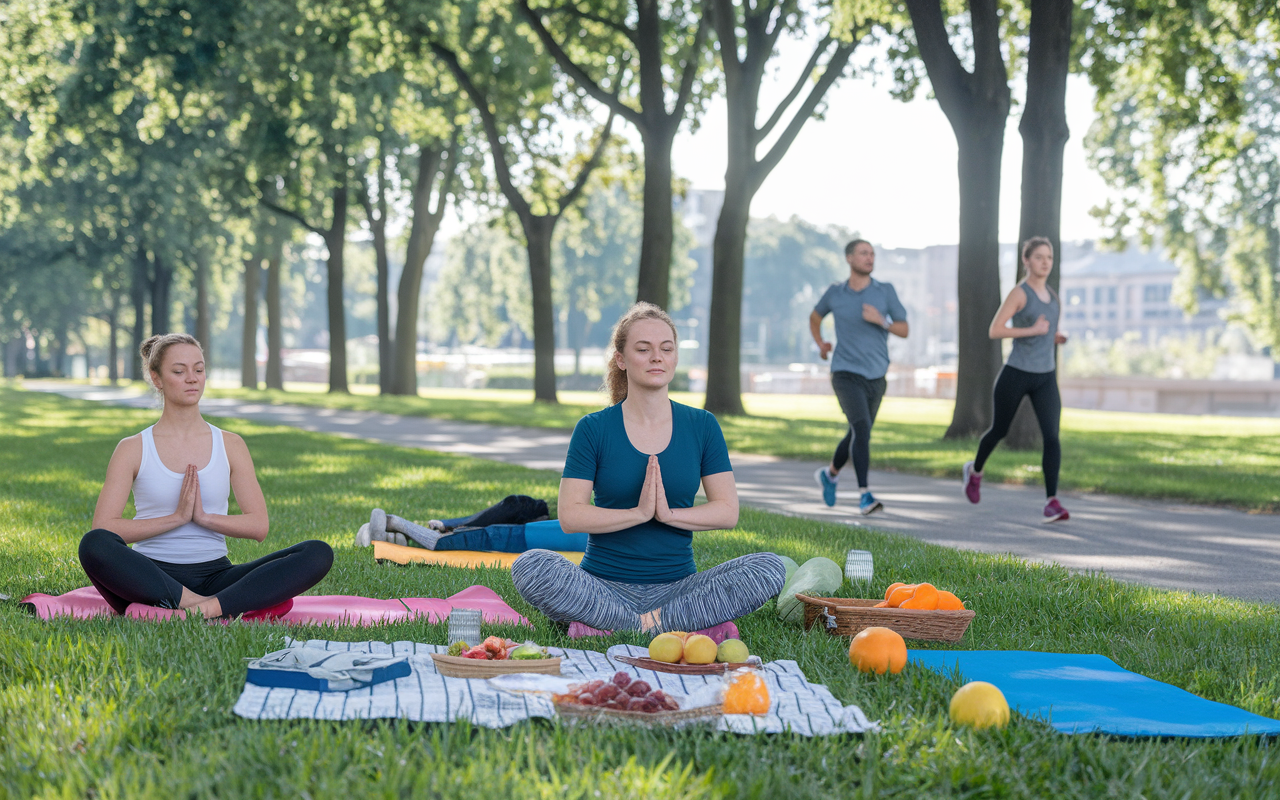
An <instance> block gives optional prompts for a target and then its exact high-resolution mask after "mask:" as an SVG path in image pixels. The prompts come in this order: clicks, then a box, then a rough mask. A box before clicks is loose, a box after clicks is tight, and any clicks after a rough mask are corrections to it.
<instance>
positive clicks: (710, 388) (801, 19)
mask: <svg viewBox="0 0 1280 800" xmlns="http://www.w3.org/2000/svg"><path fill="white" fill-rule="evenodd" d="M707 13H708V15H709V16H710V17H711V20H712V24H713V25H714V27H715V31H716V41H717V44H718V45H719V48H718V49H719V53H720V64H721V66H722V68H723V70H724V86H725V98H726V100H727V105H728V111H729V124H728V133H729V141H728V148H727V151H726V152H727V154H728V166H727V168H726V170H725V192H724V203H723V205H721V207H720V217H719V219H718V220H717V222H716V235H715V241H714V243H713V246H712V256H711V263H712V281H711V318H710V336H709V349H708V354H707V397H706V408H707V410H708V411H711V412H713V413H716V414H744V413H746V412H745V411H744V409H743V407H742V379H741V375H740V372H741V350H742V300H743V296H742V290H743V258H744V252H745V249H746V238H747V223H748V221H749V220H750V216H751V201H752V200H753V199H754V198H755V195H756V192H758V191H759V190H760V186H761V184H763V183H764V181H765V178H767V177H769V173H771V172H772V171H773V169H774V168H775V167H776V166H777V165H778V163H779V162H780V161H781V160H782V157H783V156H784V155H786V153H787V150H788V149H789V148H790V147H791V143H792V142H794V141H795V138H796V136H797V135H799V133H800V129H801V128H802V127H803V126H804V124H805V122H807V121H808V120H809V118H810V117H812V116H813V115H814V113H815V112H816V111H817V109H818V105H819V103H821V102H822V99H823V97H824V96H825V95H826V92H827V90H828V89H829V88H830V87H831V86H832V85H833V84H834V83H835V81H836V79H837V78H839V77H840V75H841V74H842V73H843V72H844V70H845V67H846V66H847V65H848V63H849V58H850V56H852V55H853V51H854V48H856V47H857V45H858V40H859V39H860V38H861V36H862V35H863V33H864V32H865V30H866V28H867V27H868V25H867V21H866V20H865V19H860V18H857V16H856V15H855V14H854V13H849V12H846V11H845V10H844V9H842V8H841V9H838V8H834V7H832V5H830V4H828V5H825V6H818V7H810V6H808V5H806V4H804V3H800V2H793V0H767V1H766V2H755V3H750V2H742V3H740V4H739V3H734V2H733V0H709V2H708V3H707ZM815 23H816V24H818V25H821V26H823V27H824V29H825V30H824V35H823V37H822V38H821V39H820V40H819V41H818V44H817V45H816V46H815V47H814V48H813V50H812V53H811V55H810V57H809V61H808V63H807V64H805V67H804V69H803V70H801V72H800V75H799V76H797V78H796V80H795V83H794V84H793V85H792V87H791V90H790V91H789V92H788V93H787V95H786V97H784V98H783V101H782V102H781V103H779V104H778V105H777V107H776V108H775V109H774V110H773V111H772V112H771V113H770V114H769V116H768V117H767V118H766V119H765V120H764V121H763V122H761V121H760V119H759V117H760V88H761V86H762V84H763V82H764V76H765V71H766V69H767V67H768V63H769V60H770V59H771V58H772V57H773V55H774V52H775V49H776V47H777V45H778V41H779V39H780V38H782V37H783V36H784V35H785V36H787V37H788V38H794V37H798V36H803V35H807V34H808V33H809V32H810V28H811V27H812V26H813V25H814V24H815ZM819 65H821V67H819ZM806 85H808V86H809V90H808V92H807V94H805V97H804V99H803V100H802V101H801V102H800V104H799V106H798V107H797V108H796V110H795V111H794V113H792V115H791V119H790V120H789V121H788V123H787V124H786V125H785V126H784V127H783V128H782V129H781V132H780V133H779V135H778V137H777V139H776V140H774V141H773V142H772V144H770V145H769V147H768V148H767V149H766V150H765V151H764V153H763V154H762V153H761V152H760V148H761V146H762V144H763V143H764V142H765V141H766V140H767V139H768V137H769V135H770V134H771V133H772V132H773V130H774V128H775V127H777V125H778V124H779V123H780V122H782V120H783V119H784V118H785V116H786V113H787V111H788V109H789V108H790V107H791V106H792V104H794V103H795V101H796V100H797V99H799V97H800V95H801V93H802V92H804V89H805V86H806Z"/></svg>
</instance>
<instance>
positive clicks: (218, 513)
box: [80, 333, 333, 617]
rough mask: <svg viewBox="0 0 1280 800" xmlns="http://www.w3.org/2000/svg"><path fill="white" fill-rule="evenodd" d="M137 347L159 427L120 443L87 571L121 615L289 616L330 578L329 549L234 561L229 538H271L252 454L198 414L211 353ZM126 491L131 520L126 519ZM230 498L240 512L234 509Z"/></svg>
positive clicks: (317, 546) (176, 343)
mask: <svg viewBox="0 0 1280 800" xmlns="http://www.w3.org/2000/svg"><path fill="white" fill-rule="evenodd" d="M141 351H142V360H143V363H144V364H146V366H147V373H148V375H149V377H150V381H151V385H152V386H153V387H155V389H156V390H157V391H158V392H159V393H160V395H161V396H162V397H163V399H164V409H163V411H162V413H161V415H160V419H159V421H157V422H156V424H154V425H152V426H151V427H149V428H147V429H146V430H144V431H142V432H141V433H139V434H137V435H135V436H130V437H129V438H127V439H124V440H123V441H121V442H120V444H119V445H118V446H117V447H116V451H115V453H114V454H113V455H112V456H111V463H110V464H109V465H108V466H107V478H106V481H105V482H104V484H103V487H102V492H101V493H100V494H99V495H98V504H97V506H96V507H95V509H94V513H93V527H94V530H91V531H89V533H87V534H85V536H84V538H83V539H82V540H81V541H80V563H81V565H82V566H83V567H84V571H85V573H86V574H87V575H88V576H89V580H91V581H92V582H93V585H94V586H95V587H97V589H98V591H99V592H100V593H101V594H102V596H103V598H105V599H106V601H107V602H108V603H109V604H110V605H111V607H112V608H113V609H115V611H116V612H117V613H121V614H123V613H124V611H125V609H126V608H127V607H128V606H129V605H130V604H131V603H141V604H144V605H153V606H161V607H164V608H181V609H195V610H198V611H200V612H201V613H202V614H203V615H204V616H206V617H236V616H240V615H242V614H243V615H247V616H278V615H280V614H283V613H285V612H287V611H288V608H289V607H290V606H292V598H293V597H295V596H297V595H299V594H301V593H302V592H305V591H306V590H307V589H310V588H311V587H312V586H314V585H315V584H317V583H319V582H320V580H321V579H322V578H324V576H325V575H326V574H327V573H328V572H329V568H330V566H332V564H333V550H332V549H330V547H329V545H328V544H326V543H324V542H321V541H315V540H312V541H306V542H301V543H299V544H296V545H293V546H292V547H289V548H287V549H285V550H280V551H277V552H275V553H271V554H270V555H267V556H264V557H263V558H259V559H257V560H256V561H253V562H250V563H248V564H240V565H233V564H232V563H231V561H230V560H229V559H228V558H227V543H226V537H228V536H231V537H235V538H238V539H253V540H254V541H257V542H261V541H263V540H264V539H265V538H266V536H267V529H268V518H267V503H266V499H265V498H264V497H263V495H262V488H261V487H260V486H259V485H258V478H257V476H256V475H255V474H254V470H253V459H252V458H251V457H250V456H249V449H248V447H247V446H246V445H245V443H244V440H243V439H241V438H240V437H239V436H237V435H236V434H234V433H227V432H225V431H221V430H219V429H218V428H215V427H214V426H213V425H210V424H209V423H208V422H205V420H204V418H203V417H201V416H200V397H201V396H202V395H203V394H204V385H205V371H204V353H203V352H202V351H201V349H200V345H199V343H198V342H196V340H195V339H194V338H192V337H191V336H188V335H186V334H181V333H170V334H165V335H163V336H152V337H151V338H150V339H148V340H147V341H145V342H143V344H142V348H141ZM131 491H132V493H133V499H134V508H135V513H134V516H133V519H126V518H125V517H124V507H125V504H126V502H127V501H128V499H129V493H130V492H131ZM232 491H234V492H235V495H236V503H237V504H238V505H239V506H240V511H241V513H239V514H228V513H227V511H228V508H229V502H228V501H229V498H230V495H231V492H232ZM131 544H132V545H133V547H132V548H130V547H129V545H131Z"/></svg>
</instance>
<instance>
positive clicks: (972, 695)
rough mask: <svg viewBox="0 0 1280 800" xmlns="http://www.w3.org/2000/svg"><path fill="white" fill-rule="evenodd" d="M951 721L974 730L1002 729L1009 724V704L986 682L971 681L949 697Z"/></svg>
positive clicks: (999, 692)
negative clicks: (970, 726) (971, 727)
mask: <svg viewBox="0 0 1280 800" xmlns="http://www.w3.org/2000/svg"><path fill="white" fill-rule="evenodd" d="M951 721H952V722H954V723H955V724H957V725H972V726H973V727H975V728H978V729H981V728H990V727H993V726H994V727H996V728H1003V727H1004V726H1005V725H1007V724H1008V723H1009V703H1008V701H1007V700H1005V699H1004V694H1003V693H1002V692H1001V691H1000V690H999V689H997V688H996V687H995V686H993V685H991V684H989V683H987V682H986V681H972V682H970V683H966V684H965V685H964V686H961V687H960V688H959V689H957V690H956V693H955V694H954V695H952V696H951Z"/></svg>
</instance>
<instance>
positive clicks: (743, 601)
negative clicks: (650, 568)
mask: <svg viewBox="0 0 1280 800" xmlns="http://www.w3.org/2000/svg"><path fill="white" fill-rule="evenodd" d="M786 576H787V570H786V567H785V566H783V564H782V559H780V558H778V557H777V556H776V555H774V554H773V553H752V554H750V555H745V556H740V557H738V558H735V559H733V560H732V561H726V562H724V563H723V564H719V565H717V566H714V567H712V568H711V569H709V570H706V571H704V572H695V573H694V574H692V575H690V576H688V577H687V578H681V579H680V580H678V581H672V582H671V583H621V582H619V581H607V580H605V579H603V578H597V577H596V576H594V575H592V574H591V573H589V572H587V571H586V570H584V569H582V567H579V566H578V565H577V564H574V563H573V562H572V561H570V560H568V559H567V558H565V557H564V556H562V555H560V554H559V553H553V552H551V551H550V550H530V551H529V552H527V553H525V554H523V555H522V556H520V557H519V558H517V559H516V561H515V563H514V564H512V565H511V580H512V581H514V582H515V585H516V591H517V592H519V593H520V596H521V597H523V598H524V599H525V600H526V601H528V602H529V604H530V605H532V606H533V607H534V608H536V609H538V610H539V611H541V612H542V613H544V614H546V615H547V616H548V617H550V618H551V619H553V620H555V621H557V622H581V623H583V624H584V625H589V626H591V627H592V628H600V629H602V630H610V631H638V630H641V625H640V615H641V614H644V613H646V612H649V611H653V610H654V609H657V608H660V609H662V622H661V627H662V630H666V631H696V630H701V629H703V628H710V627H712V626H713V625H719V624H720V623H722V622H729V621H731V620H735V619H737V618H738V617H742V616H745V615H747V614H750V613H751V612H752V611H755V610H756V609H758V608H760V607H761V606H763V605H764V604H765V603H766V602H768V601H769V600H770V599H772V598H774V597H776V596H777V595H778V592H780V591H782V584H783V583H784V582H785V580H786Z"/></svg>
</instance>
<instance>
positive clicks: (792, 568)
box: [774, 553, 800, 580]
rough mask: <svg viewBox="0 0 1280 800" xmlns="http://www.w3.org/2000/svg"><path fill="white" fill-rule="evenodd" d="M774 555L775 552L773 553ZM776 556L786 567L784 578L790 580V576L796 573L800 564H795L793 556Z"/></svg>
mask: <svg viewBox="0 0 1280 800" xmlns="http://www.w3.org/2000/svg"><path fill="white" fill-rule="evenodd" d="M774 555H777V554H776V553H775V554H774ZM778 558H780V559H782V564H783V566H785V567H786V568H787V578H786V579H787V580H791V576H792V575H794V574H796V570H798V569H800V565H799V564H797V563H796V562H795V559H793V558H787V557H786V556H778Z"/></svg>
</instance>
